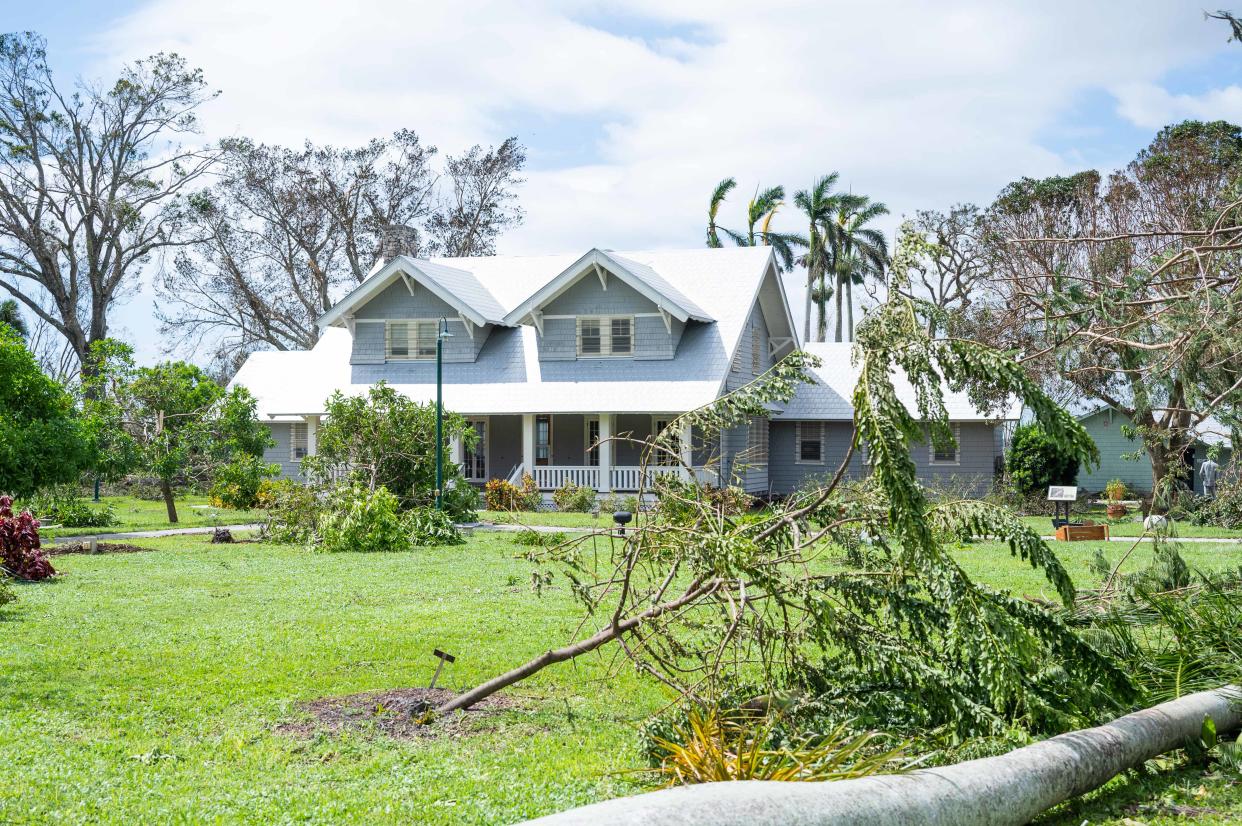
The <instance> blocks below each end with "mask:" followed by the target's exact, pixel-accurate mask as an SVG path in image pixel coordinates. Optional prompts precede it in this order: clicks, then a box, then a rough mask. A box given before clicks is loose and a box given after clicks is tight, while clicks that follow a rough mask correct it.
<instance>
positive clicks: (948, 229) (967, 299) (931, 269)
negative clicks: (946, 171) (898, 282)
mask: <svg viewBox="0 0 1242 826" xmlns="http://www.w3.org/2000/svg"><path fill="white" fill-rule="evenodd" d="M911 225H912V226H913V228H914V230H915V231H916V232H921V233H923V234H924V236H926V238H927V239H928V240H929V241H931V242H932V244H934V245H935V247H934V250H935V252H934V254H932V255H929V256H928V257H927V258H925V259H923V260H921V261H920V262H919V264H918V267H917V268H916V269H915V270H914V271H913V272H914V276H915V277H914V278H913V279H912V281H914V282H915V283H916V285H917V286H916V288H915V289H916V291H917V292H918V293H919V296H918V297H920V298H925V299H927V300H929V301H931V302H932V303H933V304H935V305H936V306H937V307H939V308H940V309H942V310H945V311H946V312H949V313H966V312H968V311H969V310H970V308H971V306H972V305H973V304H974V303H976V302H977V301H979V300H981V299H983V298H984V296H983V295H982V293H983V292H985V291H986V290H987V286H988V285H987V280H986V279H985V278H984V274H985V268H986V266H987V263H986V261H985V258H984V249H983V246H982V244H981V243H980V242H981V240H982V239H981V237H980V235H981V232H982V228H981V222H980V213H979V207H977V206H975V205H974V204H957V205H955V206H953V207H951V208H950V209H949V211H948V212H939V211H936V210H921V211H919V212H918V213H916V214H915V217H914V220H913V221H912V222H911Z"/></svg>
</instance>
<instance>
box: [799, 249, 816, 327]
mask: <svg viewBox="0 0 1242 826" xmlns="http://www.w3.org/2000/svg"><path fill="white" fill-rule="evenodd" d="M813 292H815V271H814V270H813V269H812V268H811V267H807V273H806V315H805V316H804V317H803V319H802V343H803V344H806V343H807V342H808V341H810V340H811V293H813Z"/></svg>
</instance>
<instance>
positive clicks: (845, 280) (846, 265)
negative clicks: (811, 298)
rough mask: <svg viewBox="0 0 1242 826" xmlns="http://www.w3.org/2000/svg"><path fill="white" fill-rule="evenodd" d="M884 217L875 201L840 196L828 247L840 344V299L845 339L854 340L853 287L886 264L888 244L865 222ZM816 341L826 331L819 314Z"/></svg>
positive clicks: (882, 208) (841, 320) (882, 235)
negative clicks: (845, 324) (845, 304)
mask: <svg viewBox="0 0 1242 826" xmlns="http://www.w3.org/2000/svg"><path fill="white" fill-rule="evenodd" d="M887 214H888V207H887V206H885V205H884V204H882V203H880V202H878V201H876V202H872V200H871V199H870V198H868V197H867V196H866V195H854V194H849V195H844V196H842V197H841V200H840V203H839V205H838V208H837V213H836V215H835V216H834V218H833V220H832V222H831V224H830V225H829V226H830V236H829V239H828V241H829V248H830V250H831V255H830V258H831V261H830V263H831V270H832V272H834V273H835V274H836V299H837V331H836V332H837V336H836V340H837V341H841V340H842V338H841V334H842V323H843V321H844V320H845V313H844V312H843V309H842V306H841V304H842V298H844V299H845V301H846V302H848V304H849V309H848V313H849V329H848V334H849V338H848V339H846V340H847V341H853V340H854V285H855V284H861V283H862V282H863V279H865V278H867V277H868V276H872V277H876V276H878V275H880V274H882V273H883V272H884V267H885V265H886V264H887V263H888V242H887V241H885V239H884V233H883V232H881V231H880V230H878V229H875V228H874V227H870V226H867V225H868V224H869V223H871V222H872V221H874V220H875V219H876V218H879V217H880V216H881V215H887ZM819 323H820V340H821V341H823V337H824V335H825V332H826V330H825V329H824V326H825V319H824V316H823V314H822V313H821V315H820V319H819Z"/></svg>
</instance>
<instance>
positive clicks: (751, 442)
mask: <svg viewBox="0 0 1242 826" xmlns="http://www.w3.org/2000/svg"><path fill="white" fill-rule="evenodd" d="M767 463H768V419H767V417H766V416H752V417H751V420H750V424H749V426H748V427H747V428H746V464H749V465H766V464H767Z"/></svg>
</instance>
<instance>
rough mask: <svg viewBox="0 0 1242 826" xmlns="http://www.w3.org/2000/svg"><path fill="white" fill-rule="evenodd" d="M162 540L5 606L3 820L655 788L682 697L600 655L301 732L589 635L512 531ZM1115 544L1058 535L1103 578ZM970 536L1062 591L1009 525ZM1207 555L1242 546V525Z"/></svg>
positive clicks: (0, 678)
mask: <svg viewBox="0 0 1242 826" xmlns="http://www.w3.org/2000/svg"><path fill="white" fill-rule="evenodd" d="M141 544H143V545H145V546H148V547H152V548H156V549H158V550H156V551H155V552H152V553H133V554H115V555H99V556H86V555H69V556H58V557H56V558H55V560H54V561H55V564H56V565H57V567H58V569H60V570H61V571H62V572H63V573H64V574H65V576H63V577H61V578H59V579H58V580H56V581H52V582H48V583H42V584H27V585H21V586H17V591H18V594H19V601H18V602H16V603H14V604H12V605H10V606H7V607H6V608H4V609H3V610H0V621H2V622H0V628H3V630H4V631H5V633H4V634H3V635H0V662H3V663H4V667H3V669H0V753H3V754H4V755H5V757H6V759H5V760H4V761H0V822H5V823H9V822H16V823H85V822H91V823H97V822H105V823H133V822H183V823H188V822H203V821H217V822H229V823H233V822H244V823H292V822H316V823H327V822H331V823H410V822H420V823H423V822H426V823H511V822H514V821H517V820H521V819H523V818H527V817H533V816H537V815H541V814H547V813H550V812H553V811H558V810H562V809H565V808H569V807H571V806H575V805H579V804H582V803H586V802H590V801H593V800H598V799H601V798H606V797H611V796H616V795H620V794H626V793H630V792H633V791H637V790H638V789H639V788H641V784H640V780H639V779H638V778H636V777H635V776H634V775H632V774H628V773H626V772H627V770H629V769H632V768H634V767H636V766H639V765H640V764H641V758H640V756H639V755H638V754H637V751H636V740H637V738H636V735H635V726H636V725H637V724H638V723H640V722H641V721H642V720H643V719H645V718H646V717H647V716H648V715H650V714H651V713H652V712H654V711H655V710H657V709H659V708H660V707H661V705H662V703H663V702H665V701H666V700H667V695H666V694H665V692H664V690H663V689H662V688H661V687H659V686H658V685H657V684H656V683H655V682H654V681H652V680H650V679H640V678H639V677H638V676H637V675H635V674H634V673H633V672H632V671H631V670H628V669H625V668H620V669H618V670H616V671H615V672H613V671H610V670H609V669H608V668H607V667H606V663H605V661H604V660H603V659H602V658H601V657H597V656H588V657H584V658H582V659H581V660H580V661H579V662H577V663H575V664H572V665H571V664H563V665H558V666H552V667H550V668H549V669H547V670H545V671H544V672H542V673H541V674H539V675H537V676H535V677H534V678H532V679H531V680H528V681H526V682H524V683H522V684H520V685H519V686H516V687H514V688H513V689H510V691H509V692H508V693H509V694H510V696H512V697H513V698H514V699H515V700H516V701H517V702H518V706H517V707H516V708H514V709H511V710H506V711H504V712H501V713H498V714H496V715H495V716H492V717H487V718H483V719H478V720H475V721H474V722H473V723H472V727H473V728H474V729H475V731H473V732H472V733H471V734H470V736H459V737H452V738H445V739H423V740H418V741H400V740H394V739H392V738H389V737H386V736H382V735H379V734H372V733H354V734H329V733H320V734H317V735H315V736H313V737H309V738H307V737H299V736H293V735H290V734H286V733H283V732H282V731H280V730H279V727H280V726H281V725H282V724H286V723H301V722H305V721H306V717H305V715H304V713H303V712H301V711H300V710H299V704H301V703H303V702H306V701H309V700H313V699H315V698H319V697H325V696H339V695H344V694H350V693H353V692H359V691H367V690H378V689H385V688H394V687H403V686H412V685H424V684H426V681H427V680H428V679H429V678H430V674H431V671H432V666H433V664H434V661H433V659H432V657H431V649H432V648H433V647H439V648H442V649H444V650H447V651H449V652H451V653H453V654H455V655H457V662H456V664H454V665H453V666H451V667H450V669H449V670H448V671H447V672H446V677H447V680H446V682H447V684H448V686H449V687H451V688H462V687H465V686H468V685H471V684H474V683H476V682H478V681H480V680H482V679H484V678H486V677H489V676H493V675H494V674H496V673H497V672H498V671H499V670H501V669H503V668H505V667H508V666H511V665H515V664H518V663H520V662H522V661H524V660H525V659H527V658H528V657H530V656H532V655H534V654H536V653H538V652H539V651H541V650H544V649H545V648H546V647H547V646H548V645H550V644H554V643H558V642H561V641H565V640H568V639H570V638H571V636H572V634H573V633H574V629H575V626H576V624H577V621H578V620H579V618H580V614H579V611H578V609H577V607H576V606H575V605H574V604H573V603H572V601H571V600H570V598H569V595H568V592H567V590H566V589H565V588H563V587H557V588H555V589H553V590H551V591H549V592H546V593H545V595H544V596H543V597H541V598H540V597H535V596H533V595H532V594H531V592H530V590H529V588H528V587H527V582H528V581H529V575H530V569H529V567H528V565H527V563H525V562H523V561H521V560H519V559H517V558H515V556H516V554H518V553H519V552H520V551H522V550H523V549H522V548H520V547H518V546H517V545H515V544H513V542H512V538H511V536H509V535H507V534H502V533H483V532H480V533H476V534H475V535H474V536H472V537H471V539H470V541H469V543H468V544H467V545H464V546H460V547H455V548H444V549H424V550H420V551H418V552H415V553H409V554H390V555H358V554H337V555H327V554H315V553H310V552H307V551H304V550H301V549H298V548H292V547H288V546H278V545H267V544H259V543H255V544H239V545H234V546H228V545H210V544H208V543H207V540H206V537H199V536H182V537H170V538H166V539H159V540H142V541H141ZM1095 547H1096V545H1094V544H1092V543H1075V544H1074V545H1072V546H1058V548H1057V550H1058V551H1059V552H1060V553H1061V554H1062V556H1063V558H1064V560H1065V563H1066V566H1067V568H1069V570H1070V571H1071V574H1072V575H1073V576H1074V577H1075V578H1076V579H1077V580H1078V581H1079V582H1080V584H1084V585H1085V584H1088V583H1089V582H1090V577H1091V575H1090V574H1089V573H1088V569H1087V562H1088V560H1089V559H1090V556H1091V552H1092V551H1093V550H1094V548H1095ZM1103 547H1104V550H1105V552H1106V553H1108V554H1110V556H1112V558H1114V559H1115V558H1116V557H1117V556H1119V555H1120V553H1121V552H1123V551H1124V550H1125V546H1120V547H1119V546H1118V545H1117V543H1112V544H1111V545H1105V546H1103ZM955 553H956V554H957V556H958V558H959V559H961V560H962V561H963V563H964V564H965V565H966V567H967V568H968V569H969V570H970V571H971V572H972V573H973V574H975V575H976V576H978V577H979V578H980V579H984V580H987V581H989V582H991V583H993V584H994V585H996V586H998V587H1002V588H1006V589H1009V590H1012V591H1014V592H1015V593H1022V594H1032V595H1036V594H1047V595H1050V589H1048V588H1047V586H1046V585H1045V583H1044V580H1043V577H1042V576H1041V575H1040V574H1039V572H1037V571H1033V570H1031V569H1030V568H1029V566H1027V565H1025V563H1022V562H1020V561H1018V560H1014V559H1012V558H1011V557H1010V556H1009V553H1008V551H1007V549H1005V548H1003V547H1001V546H1000V545H998V544H996V543H972V544H969V545H965V546H963V547H961V548H959V549H958V550H957V551H956V552H955ZM1145 554H1146V551H1145V550H1140V551H1136V553H1135V555H1134V556H1133V557H1132V558H1131V560H1130V562H1129V563H1128V565H1127V568H1129V569H1136V568H1137V567H1138V566H1140V565H1142V564H1144V563H1145V561H1146V556H1145ZM1186 556H1187V559H1188V560H1189V561H1190V562H1191V564H1193V565H1198V566H1201V567H1219V566H1222V565H1237V564H1242V546H1208V545H1196V546H1187V548H1186ZM1110 799H1111V798H1110ZM1235 801H1236V795H1235ZM1239 806H1240V808H1238V809H1233V810H1231V811H1238V812H1242V804H1239ZM1137 819H1139V820H1143V821H1144V822H1146V818H1144V817H1138V818H1137ZM1078 822H1081V821H1078ZM1092 822H1093V823H1094V822H1098V821H1095V820H1093V821H1092ZM1116 822H1118V823H1120V821H1116Z"/></svg>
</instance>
